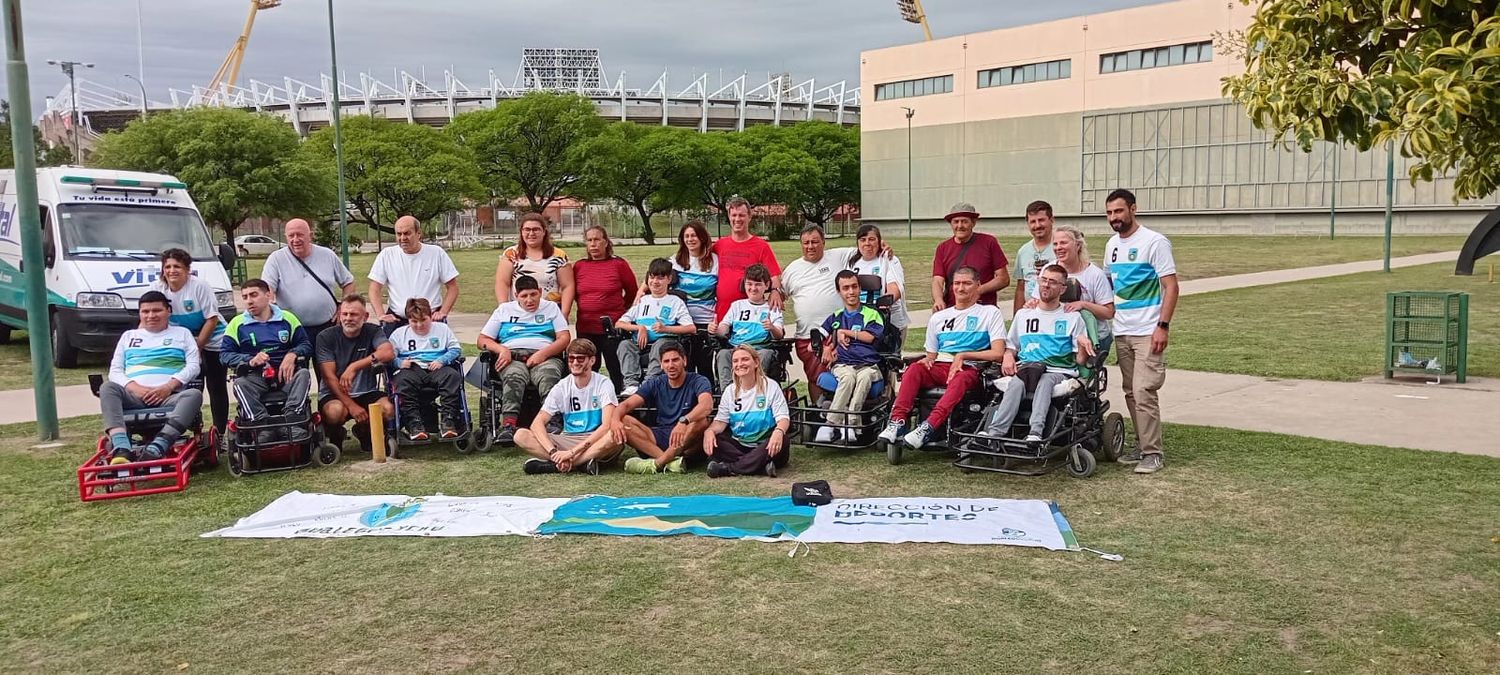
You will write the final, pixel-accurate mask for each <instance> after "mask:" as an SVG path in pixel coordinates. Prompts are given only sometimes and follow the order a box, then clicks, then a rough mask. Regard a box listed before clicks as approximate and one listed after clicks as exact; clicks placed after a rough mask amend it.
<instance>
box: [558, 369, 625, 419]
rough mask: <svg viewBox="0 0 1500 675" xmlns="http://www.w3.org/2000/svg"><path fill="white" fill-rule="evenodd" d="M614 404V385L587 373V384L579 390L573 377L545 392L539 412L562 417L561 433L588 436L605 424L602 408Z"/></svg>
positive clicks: (603, 378)
mask: <svg viewBox="0 0 1500 675" xmlns="http://www.w3.org/2000/svg"><path fill="white" fill-rule="evenodd" d="M615 403H617V400H616V399H615V385H614V384H613V383H611V382H610V381H609V378H608V377H605V376H603V375H600V374H599V373H594V372H590V373H589V382H588V384H587V385H586V386H584V387H583V388H581V389H580V388H579V387H578V382H576V381H575V378H574V377H573V376H572V375H568V376H567V377H564V378H563V379H561V380H558V382H557V384H556V385H555V386H553V387H552V391H550V392H547V400H546V401H543V402H542V410H545V411H547V414H549V415H559V414H561V415H562V422H563V433H568V434H588V433H593V431H594V430H595V429H598V428H599V426H600V425H602V424H604V408H605V406H611V405H615Z"/></svg>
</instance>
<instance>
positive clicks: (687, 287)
mask: <svg viewBox="0 0 1500 675" xmlns="http://www.w3.org/2000/svg"><path fill="white" fill-rule="evenodd" d="M708 255H709V258H710V262H709V264H708V271H707V272H704V271H703V270H702V269H699V266H698V258H697V256H688V269H683V268H682V267H680V266H678V264H677V259H676V258H673V259H672V269H674V270H677V281H676V283H674V284H673V285H672V288H674V289H676V290H679V291H682V293H683V295H686V296H687V308H688V316H691V317H692V318H693V323H703V324H708V323H713V322H714V309H715V303H716V302H718V299H717V298H716V297H715V295H714V293H715V291H716V290H717V289H718V287H719V256H718V255H716V254H714V253H709V254H708Z"/></svg>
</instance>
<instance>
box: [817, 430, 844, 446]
mask: <svg viewBox="0 0 1500 675" xmlns="http://www.w3.org/2000/svg"><path fill="white" fill-rule="evenodd" d="M835 431H839V430H838V429H834V428H833V427H823V428H821V429H819V430H818V435H817V436H816V437H814V438H813V441H814V442H817V443H832V442H833V432H835Z"/></svg>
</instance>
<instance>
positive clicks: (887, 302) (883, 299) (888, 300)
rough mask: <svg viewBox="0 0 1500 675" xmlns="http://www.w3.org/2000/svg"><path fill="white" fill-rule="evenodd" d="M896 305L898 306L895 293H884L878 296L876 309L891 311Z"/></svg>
mask: <svg viewBox="0 0 1500 675" xmlns="http://www.w3.org/2000/svg"><path fill="white" fill-rule="evenodd" d="M895 306H896V297H895V296H893V295H889V294H887V295H882V296H880V297H878V298H875V309H877V310H880V311H882V312H889V311H891V308H892V307H895Z"/></svg>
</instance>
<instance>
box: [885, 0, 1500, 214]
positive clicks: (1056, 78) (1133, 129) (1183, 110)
mask: <svg viewBox="0 0 1500 675" xmlns="http://www.w3.org/2000/svg"><path fill="white" fill-rule="evenodd" d="M1251 15H1252V10H1251V8H1249V7H1246V6H1244V5H1242V4H1240V3H1239V2H1235V1H1233V0H1176V1H1173V2H1164V3H1161V4H1155V5H1147V6H1143V7H1137V8H1132V9H1126V10H1120V11H1115V12H1108V13H1102V14H1094V15H1088V16H1079V17H1074V18H1069V19H1062V20H1058V21H1050V22H1046V23H1040V24H1033V25H1029V26H1020V27H1015V28H1007V29H1001V30H992V31H987V32H981V33H972V34H968V35H958V36H954V37H949V38H943V39H940V40H933V41H930V42H918V43H914V44H908V45H901V46H896V47H890V48H886V49H876V50H870V51H866V52H863V53H862V54H861V55H860V86H861V91H860V95H861V100H862V101H863V107H862V110H861V153H862V157H861V164H862V167H861V168H862V182H863V189H862V193H863V194H862V204H861V208H862V213H863V215H864V219H865V220H867V221H873V222H876V223H880V224H882V225H884V226H887V228H888V229H889V228H891V227H896V226H898V225H899V226H901V227H904V226H905V223H906V219H907V211H908V199H910V209H911V213H912V219H913V221H914V222H915V224H916V227H917V229H918V230H932V229H935V228H939V227H941V226H942V222H941V217H942V215H943V214H944V213H945V212H946V210H947V208H948V207H949V206H950V205H952V204H953V203H955V202H959V201H969V202H972V203H974V204H975V205H976V206H977V207H978V208H979V210H980V211H981V212H983V213H984V214H985V217H986V219H990V218H997V219H1005V221H1006V222H1007V223H1010V224H1014V225H1015V226H1017V227H1019V224H1020V223H1021V222H1022V221H1024V214H1023V211H1024V209H1025V205H1026V204H1027V203H1029V202H1031V201H1032V200H1036V199H1043V200H1046V201H1048V202H1050V203H1051V204H1052V205H1053V207H1054V208H1055V209H1056V213H1057V216H1058V217H1059V219H1060V220H1064V221H1068V220H1073V221H1080V220H1081V221H1082V224H1085V225H1088V224H1089V221H1091V220H1098V219H1099V218H1101V215H1100V214H1102V212H1103V208H1104V205H1103V199H1104V196H1105V195H1106V194H1108V192H1109V191H1110V190H1112V189H1114V188H1116V187H1125V188H1129V189H1131V190H1132V191H1134V192H1135V193H1136V195H1137V197H1138V199H1139V207H1140V209H1141V212H1142V213H1143V214H1145V217H1149V218H1150V220H1151V223H1152V225H1153V227H1157V228H1160V229H1163V230H1164V231H1168V232H1180V233H1224V234H1317V233H1324V234H1326V233H1327V232H1328V229H1329V220H1330V217H1329V214H1330V211H1331V210H1332V207H1334V206H1336V207H1337V215H1336V218H1335V223H1336V227H1337V229H1338V232H1339V233H1341V234H1356V233H1358V234H1373V233H1378V232H1380V231H1381V230H1382V224H1383V219H1384V208H1385V203H1386V201H1385V194H1386V190H1385V175H1386V163H1387V161H1386V152H1385V150H1384V149H1383V148H1380V149H1374V150H1371V151H1367V152H1359V151H1358V150H1357V149H1355V148H1353V147H1348V146H1343V147H1340V146H1336V145H1334V144H1326V143H1319V144H1317V145H1315V146H1314V148H1313V151H1312V152H1311V153H1304V152H1302V151H1301V150H1300V149H1298V148H1296V147H1283V146H1276V145H1272V144H1271V143H1270V142H1269V139H1268V137H1267V135H1266V134H1265V133H1264V132H1262V131H1260V130H1258V129H1255V128H1254V126H1253V125H1252V124H1251V123H1250V121H1249V120H1248V119H1247V118H1246V117H1245V115H1244V112H1243V110H1242V109H1241V108H1240V107H1239V106H1237V105H1235V104H1234V103H1232V102H1229V101H1227V100H1226V99H1224V97H1223V94H1222V79H1223V78H1225V77H1227V76H1230V75H1234V74H1236V73H1238V72H1241V70H1242V69H1243V63H1242V62H1241V60H1240V58H1239V57H1238V56H1236V55H1233V54H1231V53H1229V51H1228V45H1227V44H1226V42H1225V40H1224V39H1223V36H1224V35H1227V34H1233V33H1234V32H1235V31H1239V30H1242V29H1243V28H1244V27H1246V26H1247V25H1248V24H1249V22H1250V18H1251ZM908 111H909V112H910V116H909V117H908ZM908 124H910V127H909V129H910V130H909V131H908ZM1406 165H1407V163H1406V161H1404V160H1403V158H1401V157H1400V155H1399V153H1398V154H1397V155H1396V157H1395V171H1396V184H1395V200H1394V204H1395V211H1396V218H1395V226H1394V230H1395V231H1396V232H1397V233H1402V234H1418V233H1438V232H1443V233H1454V234H1464V233H1468V232H1469V231H1470V230H1471V229H1473V227H1474V225H1475V224H1476V223H1477V222H1478V221H1479V219H1480V217H1482V215H1483V213H1484V212H1485V211H1487V210H1488V209H1489V208H1492V207H1493V206H1494V205H1495V204H1496V203H1497V200H1496V198H1495V196H1494V195H1492V196H1491V197H1490V198H1488V199H1484V200H1477V201H1474V202H1466V203H1461V204H1454V203H1453V199H1452V181H1451V179H1446V178H1440V179H1437V180H1435V181H1433V182H1430V183H1420V184H1417V185H1415V186H1413V185H1412V184H1411V183H1410V182H1409V181H1408V180H1407V179H1406V178H1405V177H1406ZM908 181H909V182H910V183H909V184H910V189H908ZM1095 224H1097V223H1095ZM994 225H997V226H1005V225H1004V224H994ZM986 229H989V228H986Z"/></svg>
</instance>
